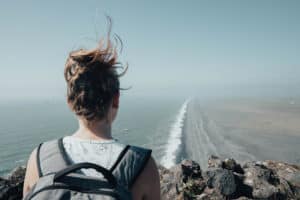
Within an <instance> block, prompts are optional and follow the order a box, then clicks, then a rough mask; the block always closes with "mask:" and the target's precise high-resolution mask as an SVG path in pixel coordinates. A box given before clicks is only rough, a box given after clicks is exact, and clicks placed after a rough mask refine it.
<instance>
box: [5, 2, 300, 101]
mask: <svg viewBox="0 0 300 200" xmlns="http://www.w3.org/2000/svg"><path fill="white" fill-rule="evenodd" d="M299 10H300V1H297V0H289V1H283V0H282V1H277V0H264V1H261V0H248V1H247V0H226V1H224V0H219V1H215V0H206V1H200V0H194V1H192V0H187V1H183V0H182V1H174V0H168V1H158V0H151V1H150V0H149V1H146V0H144V1H141V0H135V1H133V0H127V1H124V0H120V1H114V0H107V1H103V0H95V1H89V0H86V1H71V0H70V1H61V0H52V1H47V2H46V1H38V0H37V1H14V0H12V1H1V2H0V30H1V35H0V36H1V37H0V70H1V72H0V90H1V93H0V99H19V100H22V99H30V98H35V99H38V98H46V99H52V98H61V97H63V96H64V95H65V82H64V79H63V69H64V63H65V60H66V57H67V55H68V53H69V52H70V51H71V50H75V49H76V48H79V47H91V46H95V45H96V40H97V39H98V38H100V36H102V35H104V34H105V30H106V21H105V17H104V16H105V14H108V15H110V16H111V17H112V19H113V22H114V24H113V32H115V33H117V34H118V35H119V36H120V37H121V38H122V40H123V44H124V48H123V52H122V55H121V60H122V61H123V62H124V63H125V62H128V63H129V70H128V73H127V74H126V75H125V76H124V78H122V79H121V84H122V86H123V87H128V86H132V89H131V90H129V91H126V93H127V94H126V95H132V96H134V95H139V96H154V97H155V96H157V97H158V96H177V95H179V96H180V95H181V96H189V95H198V96H199V95H200V96H201V95H217V94H221V95H222V94H224V95H228V94H229V95H230V94H239V93H241V94H247V93H253V94H270V95H272V94H273V93H274V94H277V93H278V94H280V93H282V94H284V95H290V94H295V93H298V94H300V92H299V91H300V90H299V89H300V79H299V77H300V65H299V64H300V61H299V58H300V23H299V20H300V12H299ZM91 39H93V40H95V41H92V40H91Z"/></svg>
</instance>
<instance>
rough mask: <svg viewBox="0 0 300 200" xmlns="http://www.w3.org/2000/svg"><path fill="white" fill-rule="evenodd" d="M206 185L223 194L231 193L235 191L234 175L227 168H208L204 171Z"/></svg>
mask: <svg viewBox="0 0 300 200" xmlns="http://www.w3.org/2000/svg"><path fill="white" fill-rule="evenodd" d="M206 178H207V186H208V187H210V188H214V189H216V190H217V191H219V192H220V193H221V194H222V195H224V196H229V195H232V194H233V193H234V192H235V191H236V183H235V177H234V174H233V172H232V171H230V170H227V169H220V168H215V169H209V170H208V171H207V172H206Z"/></svg>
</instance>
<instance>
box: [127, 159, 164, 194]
mask: <svg viewBox="0 0 300 200" xmlns="http://www.w3.org/2000/svg"><path fill="white" fill-rule="evenodd" d="M132 193H133V197H134V200H141V199H149V200H152V199H153V200H154V199H155V200H159V199H160V180H159V173H158V168H157V165H156V163H155V160H154V159H153V158H152V157H150V158H149V160H148V162H147V164H146V165H145V168H144V169H143V171H142V172H141V174H140V175H139V177H138V178H137V179H136V181H135V183H134V184H133V186H132Z"/></svg>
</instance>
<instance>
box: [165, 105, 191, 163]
mask: <svg viewBox="0 0 300 200" xmlns="http://www.w3.org/2000/svg"><path fill="white" fill-rule="evenodd" d="M188 102H189V100H186V101H185V102H184V103H183V104H182V106H181V108H180V110H179V112H178V114H177V116H176V119H175V121H174V123H173V124H172V126H171V129H170V136H169V139H168V142H167V145H166V152H165V155H164V156H163V157H162V159H161V164H162V165H163V166H164V167H166V168H170V167H172V166H173V165H175V164H176V163H175V162H176V156H177V155H176V153H177V151H178V148H179V147H180V145H181V143H182V128H183V123H184V119H185V113H186V108H187V104H188Z"/></svg>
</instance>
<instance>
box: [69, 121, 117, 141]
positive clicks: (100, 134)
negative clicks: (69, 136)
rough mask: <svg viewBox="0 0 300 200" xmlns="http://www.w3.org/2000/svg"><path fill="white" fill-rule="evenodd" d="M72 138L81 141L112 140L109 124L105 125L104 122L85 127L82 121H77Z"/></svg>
mask: <svg viewBox="0 0 300 200" xmlns="http://www.w3.org/2000/svg"><path fill="white" fill-rule="evenodd" d="M73 136H75V137H79V138H82V139H91V140H109V139H112V135H111V124H108V123H106V121H105V120H101V121H97V122H95V123H92V124H89V125H87V124H86V123H85V122H83V121H82V120H79V128H78V130H77V131H76V132H75V133H74V134H73Z"/></svg>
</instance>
